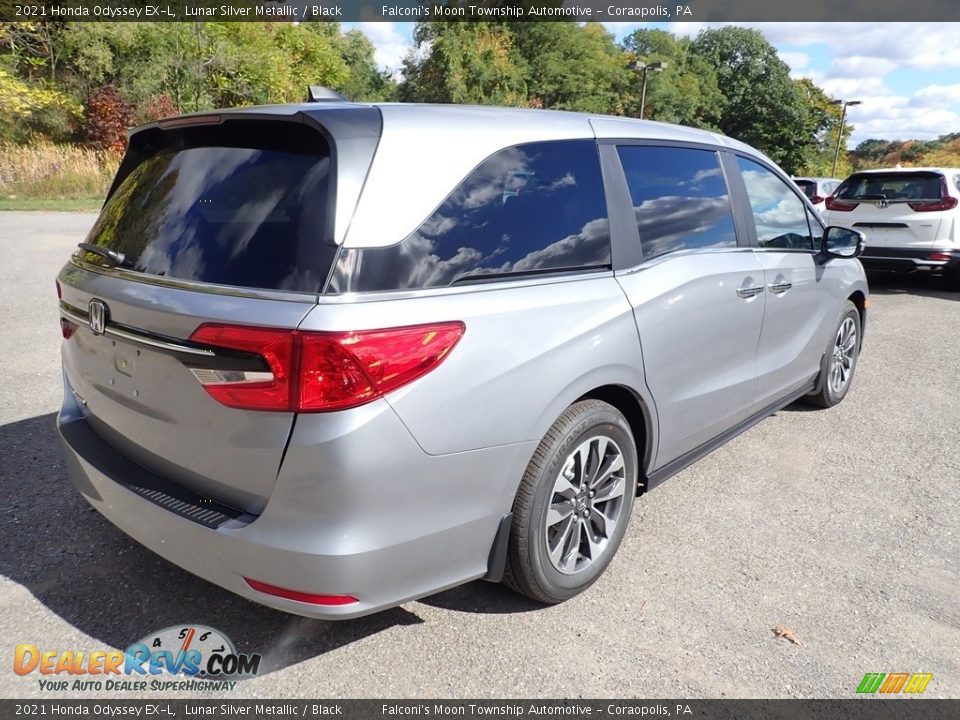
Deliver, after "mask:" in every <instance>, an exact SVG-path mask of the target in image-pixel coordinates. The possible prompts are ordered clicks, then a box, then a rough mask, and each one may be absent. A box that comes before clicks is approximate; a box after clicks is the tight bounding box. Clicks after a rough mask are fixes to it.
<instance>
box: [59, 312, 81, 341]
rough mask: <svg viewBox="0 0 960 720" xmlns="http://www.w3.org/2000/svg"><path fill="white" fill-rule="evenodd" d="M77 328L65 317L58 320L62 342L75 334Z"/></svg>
mask: <svg viewBox="0 0 960 720" xmlns="http://www.w3.org/2000/svg"><path fill="white" fill-rule="evenodd" d="M76 330H77V326H76V324H75V323H72V322H70V321H69V320H67V319H66V318H65V317H62V318H60V334H61V335H63V339H64V340H69V339H70V336H72V335H73V333H74V332H76Z"/></svg>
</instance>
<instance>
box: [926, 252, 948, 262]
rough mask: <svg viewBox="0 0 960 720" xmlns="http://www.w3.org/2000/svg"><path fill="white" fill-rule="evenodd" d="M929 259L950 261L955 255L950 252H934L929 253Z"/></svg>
mask: <svg viewBox="0 0 960 720" xmlns="http://www.w3.org/2000/svg"><path fill="white" fill-rule="evenodd" d="M927 259H928V260H940V261H943V262H950V261H951V260H953V255H951V254H950V253H948V252H932V253H930V254H929V255H927Z"/></svg>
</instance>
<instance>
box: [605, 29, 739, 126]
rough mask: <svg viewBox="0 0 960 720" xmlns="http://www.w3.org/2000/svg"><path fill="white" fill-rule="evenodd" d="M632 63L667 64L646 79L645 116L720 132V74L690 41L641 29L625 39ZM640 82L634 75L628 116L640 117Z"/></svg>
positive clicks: (627, 93)
mask: <svg viewBox="0 0 960 720" xmlns="http://www.w3.org/2000/svg"><path fill="white" fill-rule="evenodd" d="M621 45H622V47H623V49H624V50H625V51H626V52H627V53H628V54H629V55H630V56H631V58H632V59H635V60H638V61H641V62H644V63H651V62H657V61H660V62H664V63H666V68H665V69H664V70H663V71H662V72H660V73H654V74H650V73H648V76H647V99H646V106H645V109H644V116H645V117H647V118H649V119H653V120H660V121H662V122H671V123H678V124H681V125H692V126H694V127H701V128H706V129H710V130H718V129H719V127H720V118H721V117H722V115H723V108H724V105H725V99H724V96H723V93H721V92H720V89H719V88H718V87H717V73H716V71H715V70H714V68H713V66H712V65H710V64H709V63H708V62H707V61H706V60H705V59H704V58H703V57H701V56H700V55H697V54H696V53H693V52H691V41H690V40H689V39H687V38H677V37H676V36H674V35H673V34H672V33H669V32H667V31H666V30H658V29H649V28H641V29H639V30H635V31H634V32H633V33H631V34H630V35H628V36H627V37H625V38H624V39H623V42H622V43H621ZM640 84H641V79H640V77H639V76H637V75H635V76H633V77H631V81H630V84H629V86H628V88H627V90H626V91H625V93H624V95H625V100H624V103H625V105H626V113H627V114H628V115H630V116H632V117H639V116H640V90H641V88H640Z"/></svg>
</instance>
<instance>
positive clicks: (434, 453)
mask: <svg viewBox="0 0 960 720" xmlns="http://www.w3.org/2000/svg"><path fill="white" fill-rule="evenodd" d="M861 241H862V238H861V236H860V235H859V234H858V233H856V232H854V231H850V230H844V229H841V228H830V229H826V230H825V228H824V226H823V225H822V223H821V222H820V220H819V218H818V216H817V214H816V212H814V210H813V208H812V207H811V205H810V204H809V202H808V201H807V199H806V198H805V197H804V196H803V194H802V193H800V192H799V191H798V189H797V187H796V186H795V185H794V184H793V183H792V182H791V181H790V179H789V178H788V177H787V176H786V175H784V174H783V172H782V171H780V170H779V169H778V168H777V167H776V166H775V165H774V164H773V163H772V162H771V161H770V160H768V159H767V158H766V157H764V156H763V155H761V154H760V153H758V152H757V151H755V150H753V149H751V148H750V147H748V146H746V145H743V144H742V143H739V142H736V141H734V140H731V139H730V138H726V137H722V136H718V135H715V134H712V133H708V132H703V131H698V130H693V129H689V128H684V127H677V126H670V125H663V124H659V123H652V122H644V121H634V120H626V119H622V118H610V117H600V116H591V115H581V114H573V113H560V112H548V111H539V110H510V109H498V108H476V107H456V106H409V105H389V104H384V105H360V104H351V103H338V102H329V103H313V104H303V105H284V106H276V107H264V108H249V109H243V110H230V111H218V112H215V113H208V114H200V115H192V116H183V117H177V118H172V119H170V120H164V121H161V122H159V123H155V124H152V125H148V126H146V127H143V128H140V129H138V130H137V131H135V132H134V133H133V134H132V136H131V138H130V146H129V149H128V152H127V154H126V156H125V158H124V160H123V163H122V165H121V167H120V169H119V171H118V174H117V177H116V180H115V181H114V183H113V186H112V188H111V190H110V193H109V196H108V198H107V201H106V203H105V205H104V208H103V211H102V212H101V214H100V217H99V219H98V220H97V222H96V224H95V226H94V227H93V229H92V230H91V231H90V234H89V236H88V238H87V239H86V240H85V242H83V243H81V245H80V247H79V248H78V250H77V252H76V253H75V254H74V255H73V256H72V257H71V258H70V260H69V262H67V264H66V266H65V267H64V268H63V270H62V272H61V273H60V275H59V277H58V282H57V287H58V292H59V294H60V313H61V325H62V331H63V338H64V339H63V345H62V353H63V367H64V388H65V392H64V402H63V408H62V410H61V411H60V415H59V419H58V425H59V429H60V433H61V436H62V439H63V446H64V451H65V454H66V458H67V466H68V471H69V475H70V477H71V478H72V480H73V482H74V483H75V485H76V486H77V488H78V489H79V490H80V492H81V493H82V494H83V495H84V497H86V499H87V500H88V501H89V502H90V503H91V504H92V505H93V506H94V507H95V508H96V509H97V510H98V511H100V512H101V513H102V514H103V515H104V516H106V517H107V518H108V519H109V520H110V521H111V522H113V523H114V524H115V525H116V526H118V527H119V528H120V529H121V530H123V531H124V532H126V533H127V534H128V535H130V536H131V537H132V538H134V539H135V540H137V541H138V542H140V543H142V544H143V545H145V546H146V547H148V548H150V549H151V550H153V551H155V552H156V553H158V554H160V555H161V556H163V557H164V558H166V559H168V560H169V561H171V562H173V563H176V564H177V565H179V566H181V567H183V568H185V569H187V570H188V571H190V572H192V573H195V574H196V575H199V576H200V577H203V578H206V579H207V580H209V581H211V582H213V583H216V584H217V585H220V586H222V587H224V588H227V589H228V590H231V591H232V592H235V593H238V594H240V595H242V596H244V597H246V598H249V599H251V600H254V601H257V602H259V603H263V604H265V605H269V606H272V607H275V608H278V609H281V610H284V611H287V612H291V613H298V614H301V615H307V616H312V617H320V618H349V617H355V616H359V615H363V614H367V613H370V612H374V611H377V610H380V609H383V608H386V607H390V606H393V605H397V604H399V603H403V602H405V601H407V600H410V599H413V598H417V597H421V596H424V595H428V594H431V593H434V592H437V591H439V590H442V589H444V588H449V587H451V586H455V585H458V584H461V583H465V582H468V581H470V580H474V579H477V578H486V579H489V580H505V581H506V582H507V583H508V584H509V585H511V586H512V587H513V588H515V589H516V590H518V591H520V592H522V593H524V594H526V595H528V596H530V597H533V598H536V599H538V600H540V601H543V602H560V601H562V600H564V599H567V598H569V597H572V596H573V595H575V594H577V593H578V592H580V591H582V590H584V589H585V588H586V587H588V586H589V585H590V584H591V583H593V582H594V581H595V580H596V579H597V577H598V576H599V575H600V573H601V572H602V571H603V570H604V568H605V567H606V566H607V564H608V563H609V562H610V560H611V558H612V556H613V555H614V553H615V552H616V550H617V547H618V545H619V544H620V541H621V539H622V538H623V535H624V532H625V530H626V527H627V523H628V521H629V519H630V514H631V509H632V507H633V503H634V498H635V496H636V495H638V494H640V493H642V492H645V491H648V490H649V489H651V488H652V487H654V486H655V485H657V484H658V483H660V482H662V481H663V480H665V479H666V478H668V477H670V476H671V475H673V474H675V473H677V472H678V471H679V470H681V469H682V468H684V467H686V466H687V465H689V464H690V463H692V462H694V461H695V460H697V459H698V458H700V457H702V456H704V455H706V454H707V453H708V452H710V451H711V450H713V449H714V448H716V447H718V446H719V445H721V444H722V443H724V442H725V441H727V440H729V439H730V438H732V437H734V436H735V435H737V434H738V433H740V432H742V431H744V430H745V429H747V428H748V427H750V426H751V425H752V424H754V423H756V422H758V421H759V420H761V419H762V418H764V417H766V416H768V415H770V414H771V413H772V412H774V411H776V410H777V409H778V408H780V407H783V406H784V405H786V404H788V403H791V402H793V401H794V400H797V399H800V398H807V399H809V400H810V401H812V402H814V403H817V404H819V405H821V406H830V405H834V404H836V403H838V402H840V401H841V400H842V399H843V397H844V396H845V395H846V393H847V391H848V390H849V388H850V383H851V378H852V376H853V373H854V370H855V368H856V362H857V355H858V352H859V350H860V345H861V338H862V333H863V327H864V322H865V318H866V310H867V306H868V290H867V284H866V282H865V279H864V274H863V270H862V268H861V266H860V263H859V262H858V261H857V260H856V259H855V258H856V256H857V254H858V253H859V252H860V250H861ZM772 451H774V452H775V450H772Z"/></svg>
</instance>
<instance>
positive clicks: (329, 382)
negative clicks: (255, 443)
mask: <svg viewBox="0 0 960 720" xmlns="http://www.w3.org/2000/svg"><path fill="white" fill-rule="evenodd" d="M464 329H465V328H464V324H463V323H462V322H445V323H436V324H431V325H415V326H409V327H399V328H388V329H384V330H362V331H356V332H301V331H298V330H276V329H270V328H250V327H245V326H239V325H215V324H207V325H201V326H200V327H199V328H197V330H196V331H195V332H194V333H193V335H191V336H190V339H191V340H192V341H193V342H196V343H199V344H202V345H206V346H209V347H212V348H225V349H229V350H238V351H241V352H243V353H249V354H253V356H259V357H260V358H262V360H263V363H262V367H259V368H258V369H242V368H238V363H236V362H234V363H225V364H224V366H223V368H222V369H216V368H210V367H209V366H205V367H197V368H192V369H191V371H192V372H193V374H194V375H195V376H196V378H197V379H198V380H199V381H200V382H201V383H202V384H203V387H204V389H205V390H206V391H207V392H208V393H210V395H211V396H212V397H213V398H214V399H216V400H217V401H218V402H221V403H223V404H224V405H228V406H229V407H235V408H243V409H247V410H284V411H293V412H324V411H330V410H344V409H346V408H351V407H357V406H358V405H363V404H365V403H368V402H370V401H371V400H375V399H376V398H378V397H381V396H382V395H384V394H386V393H388V392H390V391H392V390H396V389H397V388H399V387H402V386H403V385H406V384H408V383H411V382H413V381H414V380H416V379H417V378H419V377H422V376H423V375H425V374H427V373H428V372H430V371H431V370H433V369H434V368H436V367H437V366H438V365H439V364H440V363H441V362H443V360H444V358H446V357H447V355H448V354H449V353H450V351H451V350H452V349H453V347H454V346H455V345H456V344H457V342H458V341H459V340H460V338H461V337H462V335H463V332H464ZM248 357H249V356H248ZM213 364H214V365H216V364H217V363H216V362H214V363H213ZM240 365H242V363H240Z"/></svg>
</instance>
